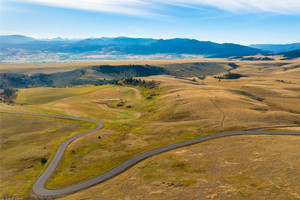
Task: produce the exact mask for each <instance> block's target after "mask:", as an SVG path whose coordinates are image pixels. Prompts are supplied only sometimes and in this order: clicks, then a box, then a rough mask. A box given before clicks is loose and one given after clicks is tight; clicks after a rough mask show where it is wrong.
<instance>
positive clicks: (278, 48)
mask: <svg viewBox="0 0 300 200" xmlns="http://www.w3.org/2000/svg"><path fill="white" fill-rule="evenodd" d="M249 47H253V48H256V49H260V50H263V51H269V52H273V53H283V52H287V51H293V50H297V49H300V43H293V44H251V45H249Z"/></svg>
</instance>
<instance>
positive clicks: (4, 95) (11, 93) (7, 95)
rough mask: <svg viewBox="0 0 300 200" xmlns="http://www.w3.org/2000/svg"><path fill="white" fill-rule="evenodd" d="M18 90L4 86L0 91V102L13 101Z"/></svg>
mask: <svg viewBox="0 0 300 200" xmlns="http://www.w3.org/2000/svg"><path fill="white" fill-rule="evenodd" d="M17 92H18V90H15V89H11V88H6V89H4V90H3V92H1V93H0V102H3V103H6V102H7V103H13V102H14V100H15V98H16V97H17V94H16V93H17Z"/></svg>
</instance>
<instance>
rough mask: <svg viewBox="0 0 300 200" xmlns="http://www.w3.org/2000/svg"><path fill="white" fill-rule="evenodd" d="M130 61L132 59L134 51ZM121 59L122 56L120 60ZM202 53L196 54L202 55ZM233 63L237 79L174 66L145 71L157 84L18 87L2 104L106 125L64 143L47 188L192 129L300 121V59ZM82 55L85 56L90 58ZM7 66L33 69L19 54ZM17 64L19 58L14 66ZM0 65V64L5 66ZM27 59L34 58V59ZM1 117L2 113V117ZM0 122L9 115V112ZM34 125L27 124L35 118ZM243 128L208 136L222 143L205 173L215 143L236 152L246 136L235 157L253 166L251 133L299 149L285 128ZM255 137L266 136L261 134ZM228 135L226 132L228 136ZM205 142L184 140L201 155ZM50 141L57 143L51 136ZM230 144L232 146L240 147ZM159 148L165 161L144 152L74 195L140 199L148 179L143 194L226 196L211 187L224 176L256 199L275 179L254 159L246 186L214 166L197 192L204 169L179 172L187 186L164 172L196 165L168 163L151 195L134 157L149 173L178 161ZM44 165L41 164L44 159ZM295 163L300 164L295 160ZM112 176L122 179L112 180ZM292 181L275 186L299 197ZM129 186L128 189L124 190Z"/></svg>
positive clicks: (196, 133) (194, 133) (199, 132)
mask: <svg viewBox="0 0 300 200" xmlns="http://www.w3.org/2000/svg"><path fill="white" fill-rule="evenodd" d="M209 61H211V62H228V61H227V60H219V59H218V60H216V59H213V60H205V62H209ZM124 62H125V63H127V62H129V61H124ZM124 62H119V63H122V64H124ZM143 62H146V61H140V62H139V64H143ZM151 62H153V63H156V62H161V63H163V64H166V65H168V64H170V62H172V63H173V64H174V63H176V62H177V63H179V64H180V63H187V62H194V61H193V60H189V61H180V62H179V61H151ZM151 62H150V61H147V62H146V63H147V64H152V63H151ZM197 62H200V61H199V60H197ZM146 63H145V64H146ZM236 63H237V64H238V65H239V66H240V67H238V68H237V69H235V70H233V72H238V73H241V74H244V75H248V76H249V77H243V78H241V79H236V80H221V82H219V81H218V80H217V79H215V78H213V77H212V76H208V77H207V78H206V79H205V80H200V79H198V78H197V77H184V78H175V77H172V76H153V77H145V78H143V79H144V80H148V81H150V80H155V81H158V82H160V85H159V86H158V87H157V88H155V89H146V88H140V87H129V86H115V85H105V86H82V87H73V88H30V89H20V91H19V95H18V98H17V100H16V104H14V105H7V104H1V109H3V110H12V111H27V112H37V113H49V114H63V115H71V116H77V117H83V118H88V119H93V120H98V121H100V122H103V124H104V128H103V129H102V130H100V131H98V132H95V133H92V134H89V135H86V136H83V137H81V138H79V139H77V140H76V141H75V142H73V143H72V144H71V145H70V146H69V147H68V148H67V150H66V153H65V155H64V158H63V159H62V161H61V162H60V164H59V166H58V168H57V169H56V171H55V173H54V174H53V176H52V177H51V178H50V179H49V181H48V182H47V184H46V187H48V188H51V189H55V188H61V187H65V186H69V185H72V184H76V183H78V182H80V181H84V180H87V179H89V178H91V177H94V176H96V175H98V174H100V173H102V172H105V171H107V170H109V169H111V168H112V167H114V166H116V165H117V164H120V163H121V162H123V161H125V160H126V159H128V158H130V157H132V156H134V155H136V154H139V153H141V152H143V151H146V150H150V149H153V148H156V147H160V146H163V145H166V144H171V143H174V142H178V141H182V140H186V139H190V138H195V137H200V136H203V135H207V134H213V133H216V132H220V131H229V130H245V129H251V128H256V127H273V126H299V124H300V115H299V113H300V79H299V77H300V68H299V65H300V61H298V60H294V61H284V62H283V61H268V62H262V61H260V62H258V61H251V62H250V61H237V62H236ZM92 64H94V63H92ZM109 64H112V63H109ZM133 64H136V63H133ZM283 64H285V65H283ZM73 65H74V66H75V65H76V66H75V67H77V66H80V67H81V66H82V63H81V64H78V63H76V64H75V63H72V64H71V65H70V66H71V67H74V66H73ZM86 65H88V63H87V64H86ZM11 66H13V67H12V69H22V70H27V68H26V66H25V65H24V66H21V65H18V64H14V65H11ZM14 66H17V67H15V68H14ZM34 66H35V68H38V67H39V68H40V69H41V70H48V67H49V66H47V65H46V64H45V65H44V64H39V65H35V64H32V65H30V67H34ZM67 66H68V65H67V63H62V64H55V66H53V69H54V68H55V67H57V68H58V70H60V69H61V68H65V67H67ZM1 67H2V69H3V66H1ZM4 67H7V66H4ZM27 67H29V65H28V66H27ZM30 67H29V68H30ZM51 67H52V66H51ZM7 68H8V67H7ZM55 70H56V69H55ZM193 78H195V79H196V82H195V81H192V79H193ZM277 80H284V82H279V81H277ZM149 97H151V98H149ZM21 104H22V105H21ZM45 120H46V119H45ZM49 120H50V119H49ZM51 120H52V119H51ZM1 121H3V119H2V117H1ZM1 123H2V124H4V123H5V121H4V122H1ZM5 124H6V125H7V126H8V128H7V130H9V129H10V128H9V127H10V126H13V124H11V123H5ZM32 126H33V125H32ZM34 126H36V125H34ZM85 128H86V127H85ZM28 129H29V130H30V129H31V128H28ZM292 129H294V128H292ZM292 129H291V130H292ZM72 134H73V133H72ZM99 135H101V137H102V139H101V140H99V139H98V136H99ZM45 137H48V139H50V138H51V135H50V134H46V136H45ZM243 137H246V139H245V141H252V142H244V143H243V141H244V140H243V139H240V138H239V137H238V136H237V137H230V138H224V139H222V140H220V141H221V142H220V141H219V140H215V141H211V143H214V142H215V143H218V145H215V146H214V145H212V146H214V147H213V148H212V149H211V152H212V153H214V152H216V153H215V154H214V156H213V158H214V159H209V158H211V157H207V159H206V162H205V165H206V164H207V166H206V167H205V170H206V171H205V173H207V176H208V175H209V174H210V175H212V174H213V172H214V171H213V170H215V169H214V168H210V167H209V166H213V165H214V164H213V163H215V165H218V164H217V161H218V159H219V160H220V159H225V158H224V156H225V155H226V151H225V150H224V154H222V153H220V151H219V150H220V149H226V148H229V149H228V152H227V155H226V156H229V154H230V151H232V152H233V151H235V152H236V150H238V149H239V146H241V148H244V153H245V154H244V156H242V157H236V158H235V159H240V160H239V161H237V162H241V163H243V164H241V165H238V166H239V167H241V168H240V170H241V171H243V169H244V170H246V171H247V170H248V171H249V170H252V168H247V162H250V161H249V159H250V157H249V156H250V153H251V151H254V149H253V148H254V147H253V146H251V145H250V146H249V145H248V143H251V144H256V143H257V144H261V145H262V147H261V148H264V147H263V145H265V144H268V145H269V143H270V145H269V147H270V148H271V147H272V144H274V148H278V149H275V150H274V152H275V153H278V152H277V151H283V149H279V146H278V145H277V146H276V145H275V144H277V143H274V142H272V141H273V140H274V141H276V140H278V143H279V141H280V140H282V141H284V143H283V144H282V145H283V148H288V149H289V150H288V151H287V152H285V153H286V154H288V153H289V152H293V151H294V152H295V153H296V152H297V149H299V147H297V145H291V144H294V143H293V142H297V141H298V140H296V139H294V138H297V137H296V136H295V137H289V136H288V137H286V139H281V138H284V137H283V136H276V137H275V136H274V137H273V136H272V137H271V136H257V137H252V136H243ZM243 137H241V138H243ZM259 138H265V139H262V140H260V139H259ZM278 138H279V139H278ZM223 140H224V141H225V142H222V141H223ZM235 142H236V143H235ZM259 142H261V143H259ZM298 142H299V141H298ZM208 143H210V142H208ZM289 143H291V144H289ZM230 144H231V145H230ZM232 144H234V145H232ZM236 144H238V145H236ZM203 145H204V143H203V144H197V145H193V146H191V147H186V148H187V149H188V148H198V149H199V148H200V150H199V151H202V150H203V153H202V154H203V156H207V155H206V154H207V153H210V152H209V151H206V150H205V149H203V148H202V146H203ZM226 145H227V146H226ZM284 145H287V146H284ZM258 146H260V145H258ZM53 148H55V145H54V147H53ZM186 148H183V149H181V151H183V150H185V149H186ZM230 148H236V149H235V150H234V149H230ZM251 148H252V149H251ZM272 148H273V147H272ZM247 149H248V150H249V154H247V152H248V150H247ZM264 150H265V154H264V156H265V158H266V159H268V165H271V164H272V162H279V160H278V159H277V158H279V157H276V156H274V152H273V151H271V150H270V149H269V150H268V149H264ZM175 151H177V150H175ZM187 151H188V150H187ZM13 152H14V150H13V148H9V149H8V150H7V151H6V152H5V153H6V154H7V155H10V154H13ZM232 152H231V153H232ZM285 153H284V152H283V153H282V157H281V156H280V158H283V155H286V154H285ZM166 154H168V155H173V154H174V153H173V151H172V152H170V153H166ZM175 155H177V154H176V153H175V154H174V155H173V156H175ZM235 155H236V156H239V154H233V155H232V156H233V157H234V156H235ZM276 155H277V154H276ZM163 156H165V154H162V155H159V156H155V157H153V158H151V159H149V160H152V161H153V160H156V159H158V160H164V162H163V163H161V164H155V165H153V166H152V165H150V166H148V164H147V165H146V164H145V163H147V162H150V161H148V160H146V161H143V162H142V163H140V164H139V165H137V166H136V167H134V169H131V170H129V171H127V172H125V173H124V174H122V175H120V176H118V177H116V178H114V179H112V180H110V181H107V182H106V183H104V184H100V185H99V186H96V187H101V188H102V187H105V188H106V189H105V193H103V190H102V189H100V191H99V190H96V189H93V188H91V189H87V190H83V191H81V192H79V193H78V194H77V193H76V194H74V195H75V196H76V195H78V199H80V198H83V196H84V195H92V196H96V197H97V199H103V198H104V199H105V198H107V199H118V198H121V199H122V198H124V199H126V198H127V199H142V197H143V196H139V195H142V194H141V191H142V190H144V189H145V188H144V187H147V190H146V191H148V192H147V193H144V194H143V195H146V196H145V198H146V199H147V198H148V197H149V198H150V197H153V198H157V199H173V197H174V196H172V195H175V194H179V193H180V191H181V192H182V191H186V192H185V193H183V196H184V195H188V193H189V191H190V192H191V195H192V196H190V197H191V198H192V197H196V196H197V195H199V197H202V196H201V195H205V196H203V198H219V199H220V198H223V197H224V198H225V197H226V195H227V193H226V194H225V193H224V195H225V196H219V197H218V194H217V195H215V193H216V192H213V191H221V189H220V188H219V189H217V188H218V187H219V186H220V187H221V186H222V187H223V186H224V185H225V186H224V188H225V189H230V188H231V187H233V188H235V190H234V191H233V193H232V198H236V199H243V198H250V199H251V198H252V199H255V197H256V196H257V195H258V194H260V196H259V195H258V197H259V198H261V199H263V197H264V196H265V195H267V194H268V195H269V194H270V191H269V190H271V189H272V188H271V189H270V187H271V185H270V184H271V183H270V182H268V180H267V182H266V183H265V182H262V183H261V184H262V185H263V186H262V187H260V180H263V179H264V176H263V174H264V173H265V172H266V171H268V168H265V167H264V165H263V164H262V163H257V167H256V168H255V169H256V172H255V173H256V175H255V177H254V178H253V179H252V177H251V176H250V177H246V178H245V179H242V180H241V182H245V183H241V184H245V187H244V186H241V188H238V189H236V187H238V182H239V176H238V175H236V173H235V172H236V170H231V171H230V170H229V171H227V172H226V176H225V175H224V177H221V174H220V173H219V174H216V175H215V177H210V178H211V179H208V178H203V179H206V180H207V181H208V183H209V184H204V185H206V187H207V192H206V193H203V194H202V193H201V190H202V189H201V188H202V187H204V186H203V183H202V182H201V181H200V180H201V172H199V174H198V175H199V177H200V179H199V181H198V177H197V178H195V179H196V180H194V179H191V180H190V179H187V180H185V179H182V180H181V179H180V180H181V182H182V183H181V182H180V181H178V183H176V184H179V182H180V184H183V185H184V186H182V187H181V186H180V187H176V188H175V187H174V186H170V187H169V186H168V185H167V181H164V179H168V177H169V178H172V177H174V180H173V179H172V180H171V179H170V180H168V181H175V180H176V177H177V176H180V177H181V178H184V177H189V176H193V173H190V171H189V170H187V171H186V172H184V170H183V172H184V173H183V172H182V171H180V170H179V171H176V170H175V169H176V164H175V167H174V170H173V169H172V168H171V169H172V170H171V171H170V173H171V172H172V173H173V174H168V175H166V176H164V175H163V174H164V173H159V174H158V175H159V177H158V179H157V180H158V182H160V183H161V182H163V181H164V182H165V184H164V186H163V185H161V184H159V186H157V187H158V189H157V190H162V193H161V194H162V195H161V196H160V195H159V192H157V193H158V196H147V195H152V194H151V192H154V193H153V195H156V194H155V191H156V189H155V188H153V187H154V186H153V185H151V184H150V185H149V184H145V185H143V184H142V183H144V182H145V181H148V183H149V181H152V179H151V177H150V178H149V180H147V178H146V179H145V180H144V179H143V178H142V177H144V176H141V175H137V174H136V173H134V172H137V170H140V168H138V166H144V165H145V167H142V169H144V168H145V170H146V171H145V173H148V172H147V170H148V171H149V170H150V171H151V170H154V169H157V170H155V171H160V170H162V171H166V170H167V169H169V168H167V167H166V168H165V169H164V166H169V167H171V166H173V164H174V163H172V162H175V161H176V159H174V160H172V159H171V160H170V159H164V158H163ZM186 156H187V157H188V154H183V156H182V157H181V158H182V159H183V161H184V157H186ZM218 156H219V157H218ZM160 157H161V158H160ZM167 157H168V156H167ZM171 157H172V156H171ZM175 157H176V156H175ZM201 158H202V157H200V158H199V159H200V160H199V159H198V160H196V159H195V160H194V159H191V160H189V161H188V162H190V164H188V166H194V165H197V162H200V161H201ZM186 159H188V158H186ZM241 159H244V160H241ZM194 162H195V163H194ZM228 162H229V161H228ZM282 162H288V160H287V159H286V160H285V161H282ZM292 162H293V163H294V164H293V165H296V164H299V165H300V163H299V159H298V160H297V159H294V161H292ZM143 163H144V164H143ZM180 165H181V164H180ZM180 165H179V168H180ZM147 166H148V168H147ZM234 166H236V165H234ZM243 167H244V168H243ZM4 168H5V167H4ZM19 168H20V169H19V170H22V169H23V167H22V166H20V167H19ZM183 168H185V165H184V166H183ZM281 169H284V170H288V169H285V168H284V166H281V165H278V169H277V170H278V171H280V170H281ZM40 170H42V168H41V169H40ZM295 170H296V171H297V169H295ZM200 171H201V170H200ZM39 172H40V171H39ZM177 172H178V174H177ZM179 172H180V173H179ZM128 173H129V174H128ZM130 173H131V175H130ZM139 173H140V172H139ZM149 173H150V172H149ZM151 173H153V172H151ZM230 173H231V174H230ZM188 174H189V175H188ZM295 174H296V175H295V178H298V179H300V172H299V169H298V175H297V173H295ZM198 175H197V176H198ZM36 176H37V174H35V176H33V177H32V178H31V180H34V179H36ZM126 176H130V177H131V178H130V180H128V181H129V183H132V181H133V180H134V181H136V182H137V184H138V183H140V187H141V190H137V191H136V192H137V194H136V196H134V192H135V191H134V190H132V188H133V187H137V185H135V186H134V184H133V185H132V187H131V186H129V185H130V184H129V183H128V182H127V190H126V189H123V188H122V187H126V182H124V181H122V183H119V182H118V179H119V178H120V179H121V177H126ZM231 176H233V178H232V180H231V179H230V177H231ZM235 176H237V177H235ZM180 177H179V178H180ZM226 177H229V178H228V179H229V182H228V183H222V182H220V184H221V185H220V184H219V185H218V184H216V183H215V182H214V181H216V180H218V178H220V181H221V180H223V179H224V180H225V179H226ZM242 177H243V176H242ZM11 178H12V180H13V181H17V180H18V178H17V177H16V176H12V177H11ZM279 178H280V179H282V181H283V182H289V181H290V179H288V177H286V176H285V174H284V173H282V174H280V176H279ZM123 179H124V178H123ZM248 179H249V180H251V181H252V182H253V184H252V186H253V187H252V186H251V185H247V184H246V182H247V181H248ZM155 180H156V179H155ZM195 181H196V182H195ZM230 181H231V182H230ZM271 182H272V180H271ZM31 183H32V182H31ZM168 183H170V182H168ZM109 184H110V186H109ZM155 184H156V183H155ZM157 184H158V183H157ZM174 184H175V183H174ZM199 184H200V185H199ZM201 184H202V186H201ZM222 184H223V185H222ZM250 184H251V183H250ZM255 184H258V186H257V187H256V185H255ZM28 185H30V184H28ZM113 185H119V186H118V187H115V188H114V187H113ZM155 187H156V186H155ZM222 187H221V188H222ZM242 187H244V188H242ZM117 188H120V191H122V192H120V193H117V192H114V191H115V190H117ZM168 188H169V189H170V188H175V189H176V192H177V193H176V192H175V193H174V194H172V191H173V190H171V189H170V190H165V189H168ZM259 188H260V189H259ZM286 188H287V189H286V190H284V192H282V193H280V192H278V194H280V195H283V196H284V195H288V194H289V195H290V196H287V197H291V199H293V198H294V199H295V198H297V197H295V195H294V196H293V195H292V194H290V193H288V192H287V191H288V190H291V191H292V193H293V191H297V190H296V189H297V188H295V187H294V184H290V185H289V184H287V185H286ZM225 189H224V190H225ZM130 190H131V191H130ZM91 191H92V192H91ZM96 191H98V192H96ZM123 191H124V192H123ZM149 191H151V192H149ZM174 191H175V190H174ZM247 191H248V193H249V195H246V196H242V194H241V193H245V194H248V193H247ZM276 191H277V190H276ZM6 192H8V193H11V192H10V190H6ZM18 192H19V191H18ZM268 192H269V193H268ZM125 193H126V194H128V195H129V196H128V197H126V195H125V196H122V195H123V194H125ZM19 194H23V193H19ZM230 194H231V193H230ZM276 194H277V193H276ZM99 195H100V196H99ZM101 195H104V196H101ZM105 195H106V196H105ZM193 195H194V196H193ZM209 195H212V196H209ZM270 195H271V194H270ZM272 195H273V193H272ZM272 195H271V196H270V197H273V196H274V198H275V197H276V195H273V196H272ZM297 195H299V194H297ZM72 197H74V196H72V195H71V196H70V198H72ZM79 197H80V198H79ZM90 197H91V196H90ZM100 197H101V198H100ZM188 197H189V196H188ZM76 198H77V197H76ZM228 198H229V197H228ZM259 198H258V199H259ZM91 199H93V198H91ZM199 199H201V198H199Z"/></svg>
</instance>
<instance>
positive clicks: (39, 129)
mask: <svg viewBox="0 0 300 200" xmlns="http://www.w3.org/2000/svg"><path fill="white" fill-rule="evenodd" d="M0 125H1V141H0V142H1V145H0V159H1V165H0V171H1V173H0V187H1V192H0V196H1V197H3V195H27V194H29V192H30V190H31V186H32V184H33V182H34V181H35V179H36V178H37V177H38V176H39V175H40V173H41V172H42V171H43V170H44V168H45V166H43V165H42V164H41V162H40V159H41V158H42V157H46V158H47V159H51V157H52V156H53V154H54V152H55V150H56V148H57V147H58V145H59V144H60V143H61V142H62V141H63V140H65V139H66V138H68V137H70V136H72V135H75V134H78V133H79V132H80V131H83V130H85V129H90V128H91V127H92V126H93V125H91V124H89V123H86V122H77V121H74V120H63V119H54V118H49V117H48V118H47V117H40V116H28V115H18V114H7V113H1V114H0Z"/></svg>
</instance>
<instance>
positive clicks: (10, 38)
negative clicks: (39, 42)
mask: <svg viewBox="0 0 300 200" xmlns="http://www.w3.org/2000/svg"><path fill="white" fill-rule="evenodd" d="M34 40H35V39H34V38H31V37H26V36H23V35H1V36H0V45H1V46H2V45H16V44H22V43H27V42H31V41H34Z"/></svg>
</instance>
